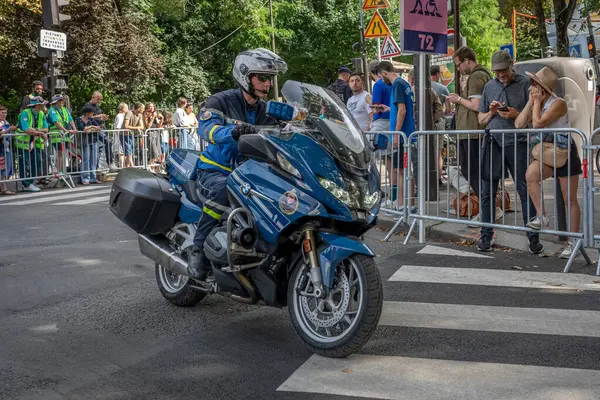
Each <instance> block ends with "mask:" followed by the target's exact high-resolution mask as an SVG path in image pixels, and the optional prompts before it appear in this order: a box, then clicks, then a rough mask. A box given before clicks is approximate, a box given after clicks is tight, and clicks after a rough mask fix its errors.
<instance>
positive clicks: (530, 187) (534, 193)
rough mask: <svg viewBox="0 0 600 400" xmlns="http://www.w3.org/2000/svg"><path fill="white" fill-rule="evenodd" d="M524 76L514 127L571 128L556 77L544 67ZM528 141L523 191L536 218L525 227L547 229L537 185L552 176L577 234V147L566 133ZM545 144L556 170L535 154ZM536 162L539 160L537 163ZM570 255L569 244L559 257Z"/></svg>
mask: <svg viewBox="0 0 600 400" xmlns="http://www.w3.org/2000/svg"><path fill="white" fill-rule="evenodd" d="M527 75H529V77H530V78H531V88H530V95H529V102H528V103H527V106H526V107H525V109H524V110H523V111H522V112H521V114H520V115H519V117H518V118H517V120H516V122H515V126H516V127H517V128H523V127H526V126H527V125H529V124H531V125H532V126H533V128H534V129H537V128H539V129H548V128H569V127H570V126H571V125H570V124H569V117H568V108H567V103H566V102H565V101H564V100H563V99H562V98H560V97H558V96H557V95H556V94H555V92H554V91H555V89H556V86H557V83H558V77H557V76H556V74H555V73H554V71H552V70H551V69H550V68H548V67H544V68H542V69H541V70H540V71H538V72H537V73H536V74H535V75H533V74H531V73H529V72H527ZM531 141H532V143H531V144H532V149H534V152H533V154H532V157H531V160H532V162H531V164H530V165H529V167H528V168H527V172H526V174H525V179H526V180H527V191H528V192H529V196H530V197H531V200H532V201H533V204H534V206H535V208H536V210H537V216H536V217H534V218H532V219H531V220H530V221H529V222H528V223H527V226H528V227H530V228H532V229H536V230H539V229H542V228H545V227H548V225H549V223H550V221H549V220H548V218H547V217H546V214H545V210H544V202H543V199H542V195H543V194H542V190H541V181H542V180H544V179H548V178H550V177H553V176H555V177H558V179H559V181H560V188H561V191H562V196H563V198H564V200H565V204H566V208H567V210H566V211H567V213H568V215H569V216H570V227H569V228H570V231H571V232H579V220H580V218H581V209H580V207H579V202H578V200H577V187H578V184H579V175H580V174H581V173H582V169H581V158H580V157H579V153H578V151H577V145H576V144H575V142H574V141H573V139H572V138H571V136H570V135H569V134H568V133H558V132H556V133H541V134H537V135H533V136H531ZM546 143H550V144H552V145H553V146H554V150H552V151H553V152H554V151H556V153H557V156H556V163H557V165H556V167H555V166H554V158H555V157H554V155H550V153H548V154H543V152H542V151H539V150H540V149H541V148H542V146H543V145H544V144H546ZM536 146H537V149H536V148H535V147H536ZM535 150H537V151H539V153H542V154H543V156H542V157H540V156H537V158H538V159H536V157H535V154H536V151H535ZM559 153H562V154H563V162H564V164H563V165H560V166H559V165H558V164H559V159H560V158H561V157H559ZM567 154H568V158H567V159H566V161H564V156H565V155H567ZM544 156H545V157H544ZM539 158H541V159H542V160H541V161H540V160H539ZM555 171H556V172H555ZM540 178H541V179H540ZM572 253H573V243H572V242H570V241H569V242H568V243H567V245H566V246H565V248H564V250H563V252H562V253H561V255H560V256H561V257H562V258H569V257H570V256H571V254H572Z"/></svg>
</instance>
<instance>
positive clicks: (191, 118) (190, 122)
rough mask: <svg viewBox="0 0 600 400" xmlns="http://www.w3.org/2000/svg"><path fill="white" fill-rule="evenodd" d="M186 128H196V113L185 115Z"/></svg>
mask: <svg viewBox="0 0 600 400" xmlns="http://www.w3.org/2000/svg"><path fill="white" fill-rule="evenodd" d="M183 120H184V121H185V125H186V126H194V125H195V124H196V116H195V115H194V113H190V114H185V116H184V119H183Z"/></svg>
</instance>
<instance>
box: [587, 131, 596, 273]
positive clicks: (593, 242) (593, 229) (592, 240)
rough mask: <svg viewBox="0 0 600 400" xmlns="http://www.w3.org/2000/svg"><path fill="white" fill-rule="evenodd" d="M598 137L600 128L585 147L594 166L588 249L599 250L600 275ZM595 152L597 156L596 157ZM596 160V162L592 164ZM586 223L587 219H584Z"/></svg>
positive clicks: (592, 171) (589, 207) (589, 177)
mask: <svg viewBox="0 0 600 400" xmlns="http://www.w3.org/2000/svg"><path fill="white" fill-rule="evenodd" d="M598 136H600V128H598V129H596V130H595V131H594V132H593V133H592V135H591V136H590V140H589V141H588V145H587V146H586V147H585V148H586V150H587V151H588V156H589V159H588V160H589V165H592V166H593V167H591V168H590V169H589V172H588V179H587V182H588V188H589V189H588V190H589V196H590V200H589V201H588V218H587V223H588V232H590V235H589V237H588V242H587V243H586V245H587V246H588V247H594V248H596V249H598V252H599V257H598V266H597V269H596V275H600V233H599V232H597V229H600V227H596V226H595V223H594V215H595V210H596V206H595V203H596V201H595V200H596V197H597V195H598V193H600V185H598V184H596V178H600V162H599V161H600V145H598V144H594V143H597V142H598V141H597V140H595V139H596V138H597V137H598ZM594 152H595V155H594ZM594 159H595V162H592V161H593V160H594ZM584 221H585V219H584Z"/></svg>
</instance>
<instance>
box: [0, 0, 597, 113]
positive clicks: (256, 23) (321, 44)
mask: <svg viewBox="0 0 600 400" xmlns="http://www.w3.org/2000/svg"><path fill="white" fill-rule="evenodd" d="M515 1H516V0H515ZM530 1H533V0H530ZM598 1H600V0H598ZM7 2H8V3H12V2H11V1H10V0H0V21H1V22H2V23H3V24H4V25H3V27H5V28H7V29H5V30H3V31H2V32H0V65H2V66H3V67H4V69H5V73H4V74H3V80H2V81H0V101H10V102H11V104H13V103H14V105H15V106H18V102H19V101H20V98H21V96H22V95H23V94H25V93H27V92H28V91H29V86H30V84H31V81H32V80H33V79H39V78H40V77H41V76H43V75H44V72H45V71H44V70H43V68H42V65H43V63H44V62H45V60H44V59H40V58H38V57H37V56H36V55H35V39H36V37H37V35H38V31H39V28H40V27H41V22H42V21H41V15H40V9H39V0H18V2H17V5H16V6H12V5H10V4H8V3H7ZM359 3H360V1H359V0H273V9H274V15H275V29H272V28H271V19H270V12H269V1H268V0H221V1H218V2H217V1H214V0H71V3H70V5H69V7H68V9H67V10H66V12H67V13H68V14H70V15H71V16H72V21H71V22H70V23H68V24H66V25H64V26H62V27H61V29H62V30H63V31H65V32H66V33H67V35H68V51H67V57H66V58H65V59H64V62H63V66H62V67H61V69H62V71H63V72H65V73H67V74H69V75H70V76H71V80H70V89H69V92H68V93H69V95H70V97H71V103H72V104H73V105H74V106H75V107H74V108H75V110H77V109H78V108H79V107H80V106H81V105H82V104H83V103H85V102H87V101H88V100H89V98H90V95H91V93H92V92H93V91H94V90H101V91H102V92H103V94H104V108H105V110H106V111H109V112H111V113H114V112H115V108H116V105H117V104H118V103H119V102H120V101H125V102H128V103H132V102H135V101H142V100H143V101H154V102H157V103H161V104H166V105H168V104H174V103H175V101H176V100H177V98H178V97H180V96H182V95H184V96H186V97H188V98H190V99H193V100H194V101H196V102H197V101H201V100H203V99H204V98H206V96H208V95H209V94H210V93H213V92H215V91H218V90H224V89H228V88H231V87H233V86H234V82H233V80H232V78H231V66H232V63H233V60H234V58H235V56H236V54H237V53H239V52H240V51H241V50H245V49H248V48H255V47H265V48H271V35H272V34H274V35H275V38H276V51H277V53H278V54H279V55H281V56H282V57H283V58H284V59H285V60H286V61H287V63H288V66H289V69H288V72H287V73H286V74H285V75H284V76H282V77H281V79H280V85H281V84H283V83H284V82H285V80H287V79H295V80H301V81H306V82H311V83H316V84H318V85H323V86H325V85H328V84H329V83H331V82H332V81H333V80H334V79H335V78H336V75H337V72H336V70H337V67H338V66H340V65H348V66H350V65H351V59H352V58H355V57H360V54H359V53H355V52H354V51H353V50H352V45H353V44H354V43H357V42H360V41H361V37H360V31H359V26H360V25H359V24H360V10H359ZM7 4H8V5H7ZM460 4H461V19H462V34H463V35H464V36H466V37H467V40H468V43H469V45H470V46H471V47H473V48H474V49H475V51H476V52H477V54H478V57H479V58H480V59H481V61H482V62H483V63H487V64H489V60H490V58H491V54H492V53H493V51H495V50H496V49H498V47H499V46H500V45H501V44H505V43H509V42H510V38H511V36H510V30H509V29H508V28H507V24H506V22H505V21H504V20H503V19H502V18H501V17H500V14H499V7H498V1H497V0H461V3H460ZM391 6H392V7H391V8H390V9H386V10H381V11H380V12H381V14H382V16H383V17H384V19H385V21H386V22H387V24H388V26H389V27H390V29H391V30H392V33H393V34H394V36H395V37H396V38H398V37H399V26H400V21H399V19H400V18H399V13H398V1H397V0H391ZM372 15H373V12H372V11H367V12H365V23H368V22H369V19H370V18H371V16H372ZM376 43H377V41H376V40H369V39H367V49H368V55H369V58H370V59H372V58H375V57H376V54H377V49H376ZM399 60H401V61H403V62H408V63H410V62H411V58H410V57H401V58H399Z"/></svg>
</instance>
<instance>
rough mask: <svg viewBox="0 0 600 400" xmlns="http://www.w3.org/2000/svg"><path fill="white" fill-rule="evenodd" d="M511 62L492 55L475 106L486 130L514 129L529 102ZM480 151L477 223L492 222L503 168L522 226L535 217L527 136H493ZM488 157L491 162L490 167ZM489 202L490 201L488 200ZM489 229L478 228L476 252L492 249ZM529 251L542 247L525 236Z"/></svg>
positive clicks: (531, 235) (507, 56)
mask: <svg viewBox="0 0 600 400" xmlns="http://www.w3.org/2000/svg"><path fill="white" fill-rule="evenodd" d="M513 63H514V61H513V59H512V57H511V56H510V54H509V53H508V52H505V51H502V50H500V51H497V52H495V53H494V54H493V55H492V70H493V71H494V75H495V78H494V79H491V80H490V81H489V82H488V83H487V84H486V85H485V88H484V89H483V94H482V98H481V102H480V104H479V116H478V119H479V123H480V124H482V125H485V126H486V128H487V129H493V130H500V131H503V130H508V129H515V120H516V118H517V117H518V116H519V113H520V112H521V111H522V110H523V109H524V108H525V106H526V105H527V102H528V101H529V79H528V78H527V77H525V76H524V75H520V74H517V73H516V72H515V71H514V70H513V68H512V67H513ZM484 146H485V148H484V149H483V150H482V166H481V169H482V176H481V179H482V188H481V199H480V200H481V207H480V208H481V222H487V223H491V222H492V221H494V220H495V215H494V214H495V212H496V207H495V199H496V193H497V191H498V184H499V183H500V180H501V179H503V178H504V177H503V175H504V173H503V170H502V165H503V164H504V165H505V166H506V168H507V169H508V171H509V172H510V175H511V177H512V179H513V181H514V182H515V186H516V188H517V192H518V194H519V199H520V200H521V210H522V212H523V224H526V223H527V222H528V221H529V219H530V218H532V217H535V207H534V206H533V203H532V202H531V199H530V198H529V196H528V195H527V182H526V180H525V171H526V170H527V166H528V165H527V160H528V154H529V144H528V142H527V134H513V133H506V134H505V133H503V132H500V133H494V134H492V135H491V137H486V138H485V139H484ZM490 155H491V158H492V162H491V163H490ZM492 199H493V200H492ZM491 201H494V204H491ZM493 236H494V229H493V228H485V227H483V228H481V236H480V240H479V243H478V244H477V248H478V249H479V250H480V251H490V250H491V247H492V238H493ZM527 237H528V239H529V251H530V252H531V253H533V254H538V253H541V252H542V251H543V250H544V247H543V246H542V244H541V243H540V241H539V235H538V234H536V233H527Z"/></svg>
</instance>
